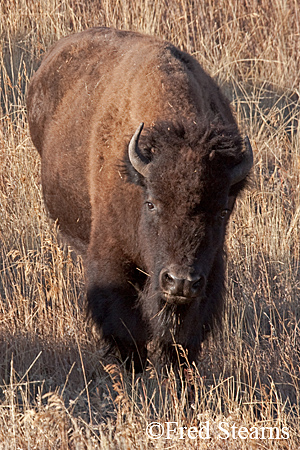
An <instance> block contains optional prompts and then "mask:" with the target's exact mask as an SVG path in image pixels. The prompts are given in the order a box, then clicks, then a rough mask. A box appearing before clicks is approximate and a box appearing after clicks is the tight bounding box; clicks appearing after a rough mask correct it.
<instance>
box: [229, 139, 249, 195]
mask: <svg viewBox="0 0 300 450" xmlns="http://www.w3.org/2000/svg"><path fill="white" fill-rule="evenodd" d="M244 143H245V148H246V149H245V151H244V155H243V160H242V161H241V162H240V163H239V164H238V165H237V166H235V167H234V168H233V170H232V173H231V186H233V185H234V184H237V183H239V182H240V181H242V180H243V179H244V178H246V176H247V175H248V173H249V172H250V170H251V167H252V166H253V151H252V147H251V144H250V141H249V138H248V136H246V137H245V139H244Z"/></svg>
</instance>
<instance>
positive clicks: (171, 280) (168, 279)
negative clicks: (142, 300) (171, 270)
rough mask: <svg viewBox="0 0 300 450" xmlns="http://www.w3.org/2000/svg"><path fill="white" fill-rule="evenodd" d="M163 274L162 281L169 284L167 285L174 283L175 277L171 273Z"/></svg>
mask: <svg viewBox="0 0 300 450" xmlns="http://www.w3.org/2000/svg"><path fill="white" fill-rule="evenodd" d="M163 276H164V281H165V282H166V284H169V285H174V284H175V279H174V277H173V276H172V275H170V274H168V273H165V274H164V275H163Z"/></svg>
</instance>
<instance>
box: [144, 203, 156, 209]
mask: <svg viewBox="0 0 300 450" xmlns="http://www.w3.org/2000/svg"><path fill="white" fill-rule="evenodd" d="M146 205H147V208H148V209H149V211H154V210H155V209H156V208H155V205H154V204H153V203H152V202H146Z"/></svg>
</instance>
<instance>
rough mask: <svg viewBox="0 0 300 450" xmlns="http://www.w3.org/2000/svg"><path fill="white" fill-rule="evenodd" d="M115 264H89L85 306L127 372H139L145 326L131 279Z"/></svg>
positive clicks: (144, 343) (143, 359)
mask: <svg viewBox="0 0 300 450" xmlns="http://www.w3.org/2000/svg"><path fill="white" fill-rule="evenodd" d="M118 262H120V261H117V262H114V263H112V262H111V261H110V262H109V261H107V260H106V263H105V264H103V263H102V262H101V263H98V262H95V261H94V262H92V263H90V264H88V267H87V282H88V289H87V303H88V310H89V313H90V315H91V317H92V318H93V319H94V321H95V322H96V324H97V325H98V327H99V328H100V330H101V331H102V335H103V338H104V339H105V340H106V342H108V343H109V344H110V345H111V346H112V347H113V348H116V349H118V350H119V352H120V354H121V358H122V360H123V361H126V367H127V368H128V369H129V368H130V367H131V363H132V361H133V363H134V367H135V371H136V372H141V371H142V370H143V368H144V366H145V363H146V358H147V350H146V343H147V338H148V332H147V325H146V323H145V321H144V319H143V317H142V312H141V309H140V307H139V305H138V292H137V289H136V288H135V287H134V286H133V284H134V283H133V280H132V279H130V278H129V275H128V273H125V272H124V270H122V267H121V266H120V265H119V266H118V264H117V263H118Z"/></svg>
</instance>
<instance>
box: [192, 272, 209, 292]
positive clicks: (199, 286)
mask: <svg viewBox="0 0 300 450" xmlns="http://www.w3.org/2000/svg"><path fill="white" fill-rule="evenodd" d="M205 284H206V278H205V277H204V276H200V277H199V278H198V280H196V281H194V282H192V284H191V294H192V295H198V294H200V293H201V292H202V290H203V289H204V287H205Z"/></svg>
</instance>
